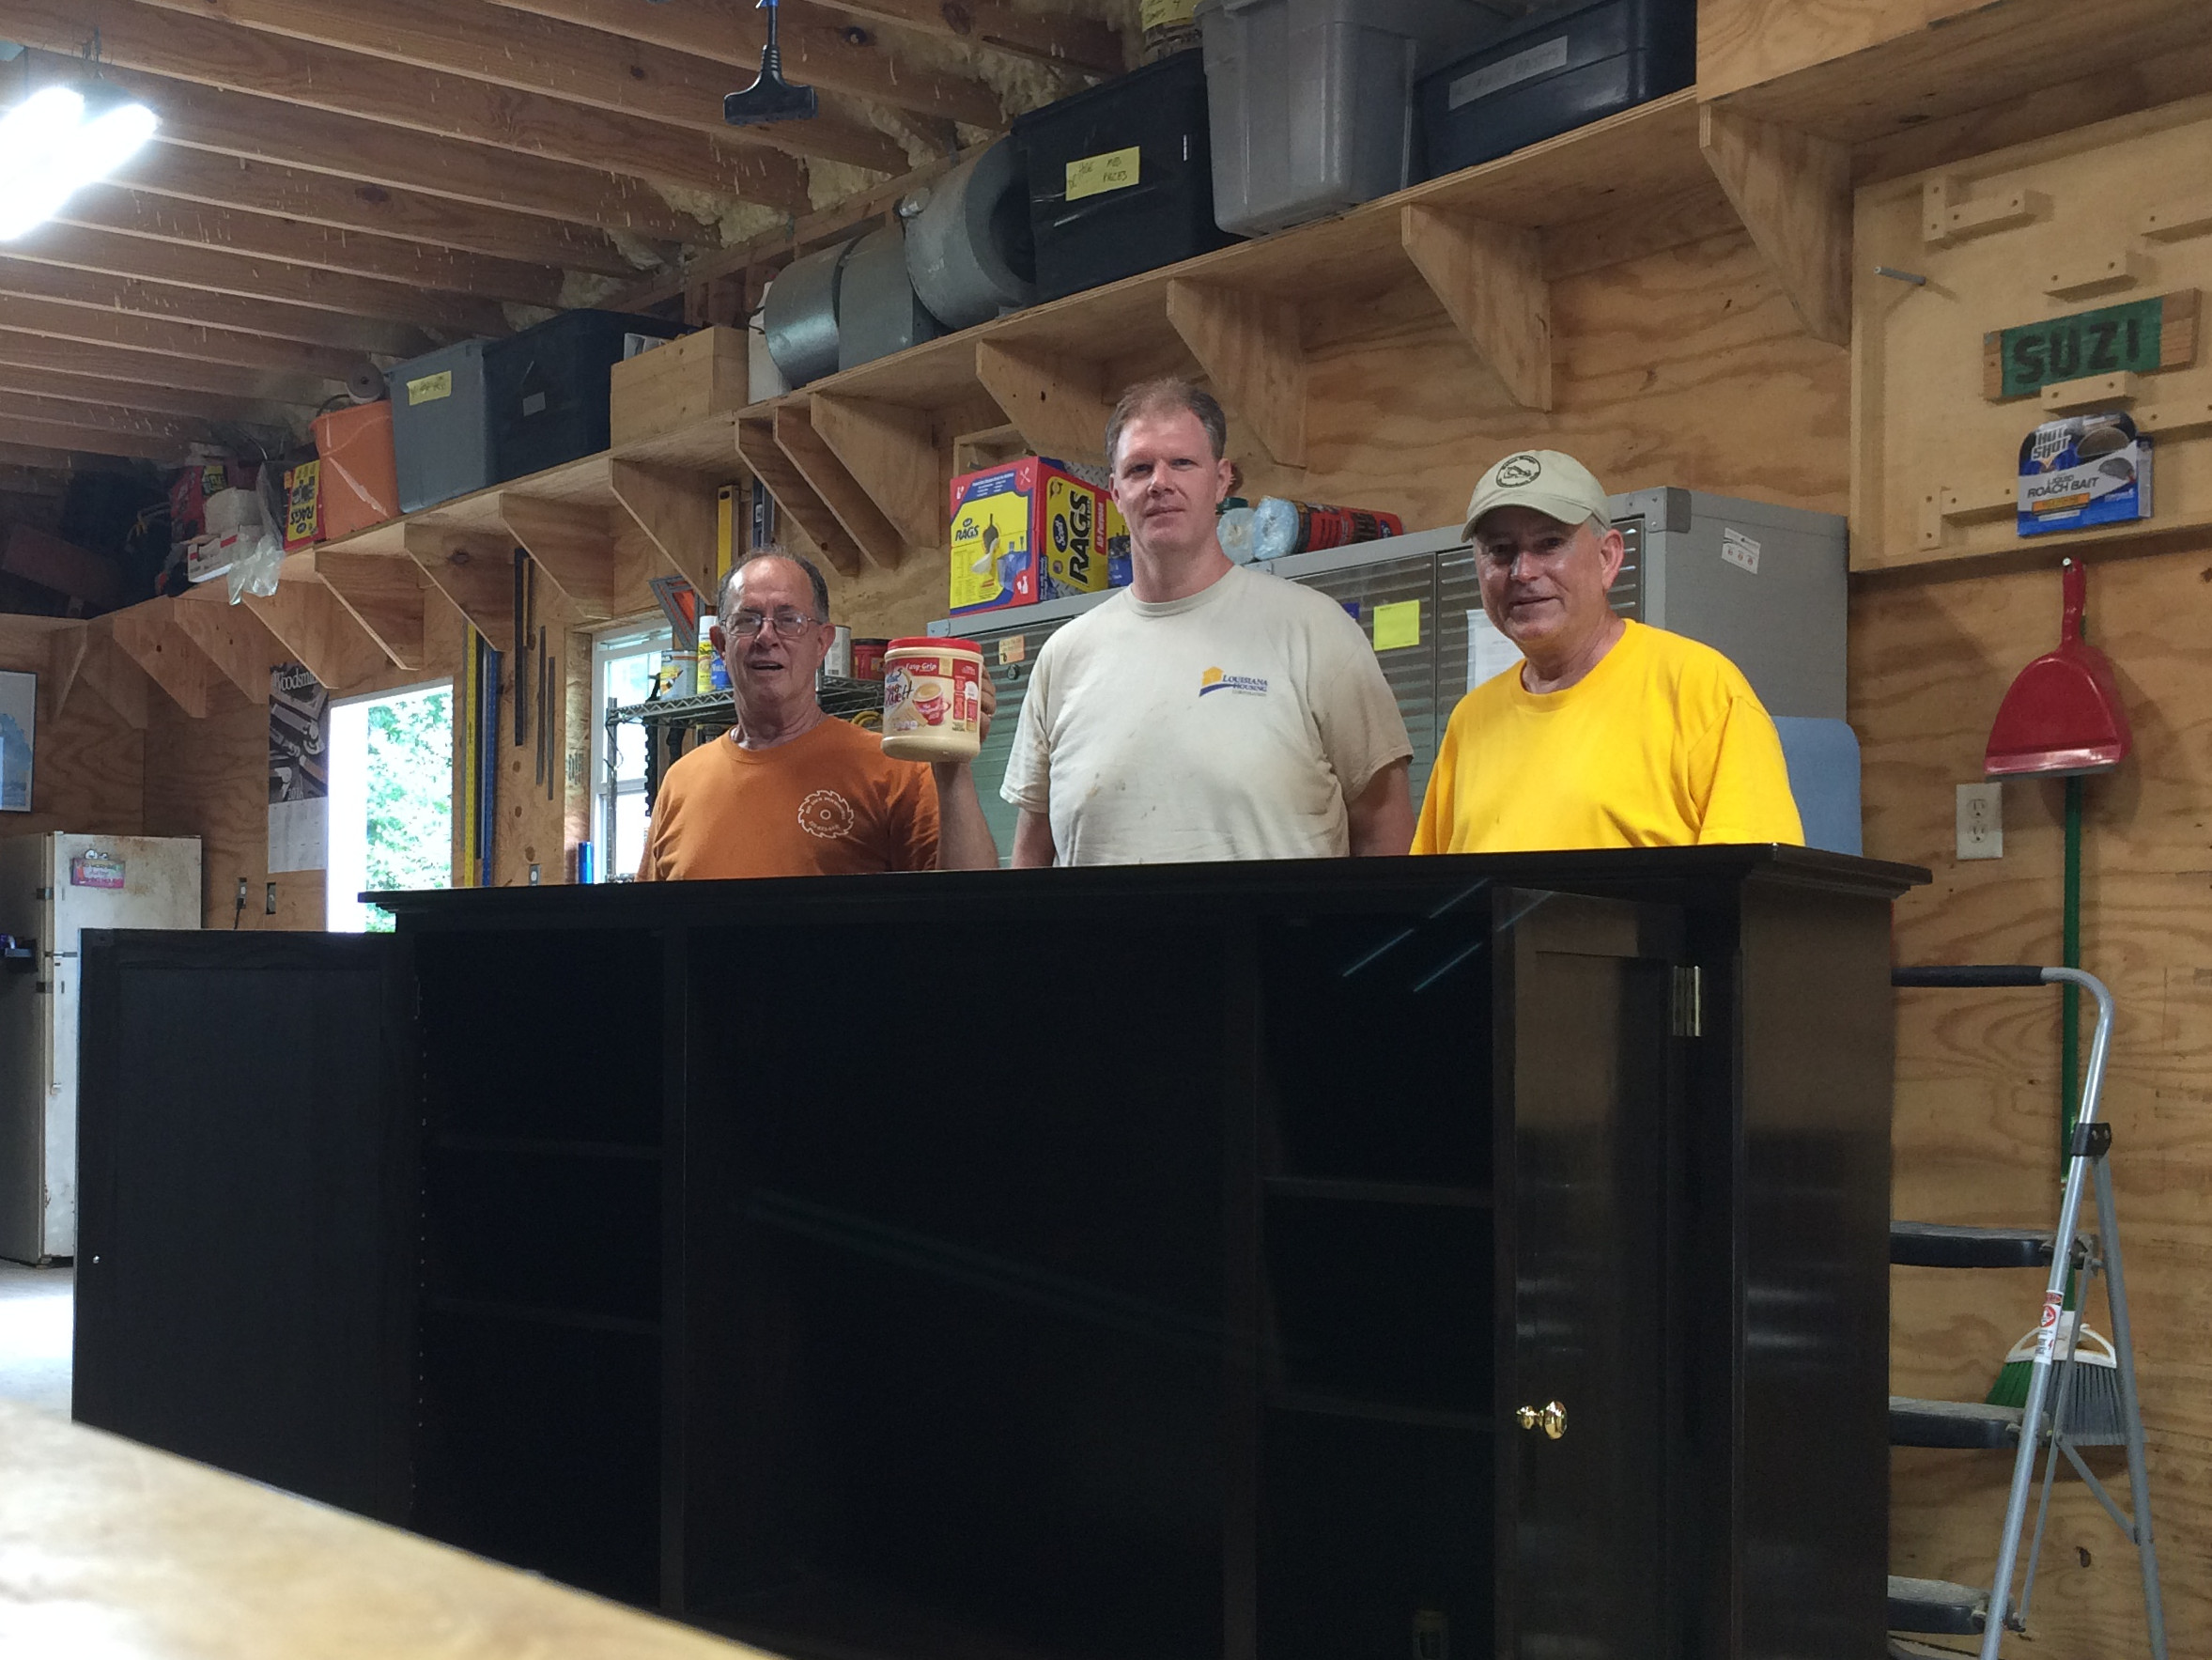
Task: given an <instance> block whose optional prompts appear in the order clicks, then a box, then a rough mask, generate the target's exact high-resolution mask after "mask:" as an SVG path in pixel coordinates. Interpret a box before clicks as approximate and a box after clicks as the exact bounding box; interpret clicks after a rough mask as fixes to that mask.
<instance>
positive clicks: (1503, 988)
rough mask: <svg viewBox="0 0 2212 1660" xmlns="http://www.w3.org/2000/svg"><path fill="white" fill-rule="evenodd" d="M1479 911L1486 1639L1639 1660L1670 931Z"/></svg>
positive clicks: (1658, 1476) (1659, 1325)
mask: <svg viewBox="0 0 2212 1660" xmlns="http://www.w3.org/2000/svg"><path fill="white" fill-rule="evenodd" d="M1495 914H1496V918H1497V925H1498V929H1499V934H1500V951H1499V956H1498V970H1499V972H1498V978H1497V982H1496V985H1497V1000H1498V1001H1497V1005H1496V1021H1497V1027H1496V1041H1495V1047H1494V1050H1493V1053H1494V1056H1495V1064H1496V1068H1497V1073H1496V1090H1497V1097H1496V1098H1497V1100H1498V1101H1499V1103H1500V1104H1501V1108H1502V1110H1501V1111H1500V1112H1499V1114H1498V1120H1497V1122H1498V1125H1499V1132H1498V1133H1499V1135H1500V1137H1501V1138H1502V1140H1501V1145H1500V1147H1499V1149H1498V1169H1499V1171H1500V1187H1501V1193H1500V1198H1501V1201H1505V1202H1506V1203H1505V1209H1504V1216H1505V1224H1504V1227H1503V1228H1502V1230H1501V1233H1502V1235H1503V1244H1504V1249H1502V1250H1501V1252H1500V1266H1499V1274H1500V1280H1501V1283H1500V1285H1499V1287H1498V1292H1499V1297H1498V1302H1499V1308H1500V1311H1501V1313H1500V1331H1499V1342H1500V1347H1501V1350H1502V1351H1503V1352H1502V1353H1501V1356H1500V1359H1501V1366H1500V1375H1501V1380H1503V1381H1502V1386H1501V1390H1500V1395H1499V1401H1498V1406H1499V1420H1500V1421H1499V1425H1498V1434H1499V1437H1500V1443H1501V1445H1500V1449H1499V1453H1500V1455H1499V1459H1498V1474H1499V1483H1498V1494H1499V1499H1498V1502H1499V1515H1498V1532H1499V1537H1500V1539H1501V1541H1503V1540H1506V1539H1510V1540H1511V1541H1513V1544H1512V1545H1511V1546H1510V1547H1509V1548H1508V1549H1506V1550H1502V1551H1501V1552H1500V1553H1499V1561H1498V1568H1499V1575H1500V1584H1499V1586H1498V1593H1499V1598H1498V1607H1499V1615H1500V1621H1501V1629H1500V1643H1499V1652H1501V1653H1509V1654H1514V1655H1519V1656H1524V1657H1525V1660H1538V1657H1539V1656H1542V1657H1546V1660H1549V1657H1552V1656H1562V1655H1573V1656H1576V1657H1578V1660H1611V1657H1616V1656H1617V1657H1621V1660H1628V1657H1638V1660H1641V1657H1643V1656H1649V1655H1656V1654H1657V1653H1659V1652H1661V1648H1662V1642H1663V1634H1664V1630H1665V1625H1666V1621H1665V1618H1664V1603H1665V1599H1664V1596H1663V1577H1664V1572H1663V1571H1664V1560H1663V1552H1664V1549H1665V1544H1664V1541H1665V1537H1666V1533H1667V1528H1666V1526H1665V1516H1666V1510H1665V1475H1666V1462H1667V1448H1668V1446H1669V1445H1670V1437H1669V1435H1668V1416H1669V1407H1668V1400H1669V1396H1670V1393H1671V1390H1670V1387H1669V1382H1668V1373H1669V1371H1670V1368H1669V1367H1668V1365H1667V1363H1666V1357H1665V1347H1664V1342H1665V1330H1666V1324H1667V1323H1666V1321H1665V1317H1664V1310H1665V1307H1666V1303H1667V1299H1668V1272H1667V1267H1666V1264H1667V1261H1668V1258H1669V1256H1670V1255H1671V1254H1672V1252H1671V1249H1670V1243H1669V1238H1668V1229H1669V1215H1668V1213H1669V1206H1668V1204H1667V1202H1666V1194H1667V1190H1668V1187H1669V1182H1668V1178H1667V1171H1668V1169H1669V1166H1670V1163H1671V1162H1672V1160H1671V1156H1670V1151H1669V1149H1670V1145H1671V1140H1672V1138H1671V1137H1670V1135H1669V1121H1670V1119H1671V1118H1672V1116H1673V1114H1672V1111H1671V1105H1672V1102H1673V1101H1674V1100H1675V1099H1676V1098H1677V1096H1678V1094H1679V1091H1678V1085H1677V1083H1676V1081H1675V1080H1676V1077H1677V1072H1678V1068H1677V1065H1676V1063H1675V1058H1674V1055H1673V1053H1672V1049H1673V1040H1672V1037H1671V1035H1670V1029H1671V1025H1672V1021H1671V1018H1670V1015H1671V1009H1670V1003H1671V996H1672V985H1673V982H1672V970H1671V967H1670V963H1669V961H1668V959H1669V957H1670V956H1671V955H1673V954H1674V939H1675V937H1676V936H1677V935H1678V922H1677V917H1676V915H1675V913H1673V912H1671V911H1667V910H1664V909H1661V908H1652V907H1647V906H1635V905H1630V904H1625V903H1619V902H1615V901H1608V900H1597V899H1588V898H1583V897H1579V896H1573V895H1566V894H1557V893H1541V892H1525V891H1522V892H1502V893H1500V894H1499V895H1498V898H1497V910H1496V913H1495ZM1524 1411H1525V1412H1527V1413H1528V1414H1529V1415H1530V1417H1531V1418H1533V1422H1531V1421H1526V1420H1524Z"/></svg>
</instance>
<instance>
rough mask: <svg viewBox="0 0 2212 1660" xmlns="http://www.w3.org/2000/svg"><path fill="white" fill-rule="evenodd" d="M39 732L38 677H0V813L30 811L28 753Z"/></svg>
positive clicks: (10, 672) (7, 674)
mask: <svg viewBox="0 0 2212 1660" xmlns="http://www.w3.org/2000/svg"><path fill="white" fill-rule="evenodd" d="M38 732H39V676H38V675H28V674H22V673H19V672H17V671H15V670H12V669H10V670H8V671H6V672H4V673H0V813H28V812H29V811H30V810H31V751H32V748H33V743H34V740H35V739H36V738H37V737H38Z"/></svg>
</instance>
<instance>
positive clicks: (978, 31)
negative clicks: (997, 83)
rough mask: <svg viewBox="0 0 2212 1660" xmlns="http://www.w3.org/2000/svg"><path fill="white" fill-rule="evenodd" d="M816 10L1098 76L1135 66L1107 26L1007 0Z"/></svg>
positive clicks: (922, 0) (824, 3) (902, 0)
mask: <svg viewBox="0 0 2212 1660" xmlns="http://www.w3.org/2000/svg"><path fill="white" fill-rule="evenodd" d="M792 9H793V10H795V11H796V10H797V8H796V7H794V8H792ZM810 9H818V10H822V11H833V12H842V13H843V15H845V16H846V17H851V18H858V19H861V20H864V21H866V22H869V23H891V24H894V25H896V26H897V27H899V28H902V29H910V30H913V31H914V32H916V33H918V34H922V35H934V36H936V37H939V38H941V39H949V40H957V41H960V42H962V43H963V44H966V45H971V46H988V47H993V48H995V49H997V50H998V51H1000V52H1009V53H1013V54H1014V55H1016V56H1018V57H1029V58H1034V59H1036V60H1037V61H1038V62H1040V63H1047V64H1065V65H1067V66H1069V67H1071V68H1074V69H1077V70H1086V71H1089V72H1090V73H1091V74H1094V75H1118V74H1120V73H1121V71H1122V70H1124V69H1127V68H1128V67H1129V64H1128V60H1127V58H1126V56H1125V55H1124V53H1123V50H1122V45H1121V36H1120V35H1118V34H1116V33H1115V32H1114V31H1113V30H1112V29H1110V28H1108V27H1107V26H1106V24H1104V23H1099V22H1096V21H1095V20H1093V19H1091V18H1087V17H1068V16H1059V17H1055V16H1052V15H1050V14H1048V13H1044V12H1041V11H1021V10H1017V9H1016V8H1013V6H1010V5H1008V4H1006V3H1005V0H959V4H957V5H949V4H947V3H946V0H815V4H814V7H813V8H810Z"/></svg>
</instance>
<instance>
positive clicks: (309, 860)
mask: <svg viewBox="0 0 2212 1660" xmlns="http://www.w3.org/2000/svg"><path fill="white" fill-rule="evenodd" d="M330 702H331V694H330V693H329V692H328V691H326V690H323V688H322V687H321V685H319V684H318V683H317V680H316V678H315V676H314V675H311V674H309V673H308V672H307V671H306V670H305V669H303V668H302V667H301V666H300V665H299V664H298V663H280V664H278V665H277V666H276V667H275V668H273V669H271V670H270V672H269V869H270V872H271V875H273V874H275V873H276V872H278V871H287V870H327V869H329V868H330V862H331V860H330V793H331V780H330V771H329V768H328V764H327V759H328V758H327V755H326V752H325V745H326V742H327V738H328V732H329V722H330Z"/></svg>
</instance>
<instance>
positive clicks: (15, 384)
mask: <svg viewBox="0 0 2212 1660" xmlns="http://www.w3.org/2000/svg"><path fill="white" fill-rule="evenodd" d="M13 395H20V396H23V397H27V398H31V399H35V400H37V401H38V402H39V403H49V402H54V401H56V400H60V401H66V402H69V403H72V404H76V405H78V406H80V407H81V408H83V409H85V410H88V411H112V412H115V413H116V414H117V415H118V416H120V417H127V418H131V419H135V418H137V417H138V416H140V415H183V416H188V417H190V418H192V419H193V420H194V421H196V422H199V423H201V424H202V425H203V426H204V425H205V424H207V423H210V422H230V423H233V424H236V425H239V426H244V427H296V426H298V425H299V423H300V422H301V420H302V418H304V417H305V415H306V414H307V413H308V411H307V410H306V408H304V407H303V406H302V405H298V404H286V403H273V402H270V401H267V400H265V399H261V398H250V397H225V396H222V395H221V394H219V393H211V392H183V391H179V390H178V389H177V388H176V387H173V386H146V385H132V386H121V385H117V384H116V381H114V380H98V379H95V378H94V377H92V376H89V375H64V374H56V373H54V372H53V371H52V370H49V369H30V368H24V367H23V366H21V365H16V364H8V363H0V402H6V401H12V396H13ZM90 420H91V417H90V416H89V415H87V416H86V417H85V422H86V424H89V422H90Z"/></svg>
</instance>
